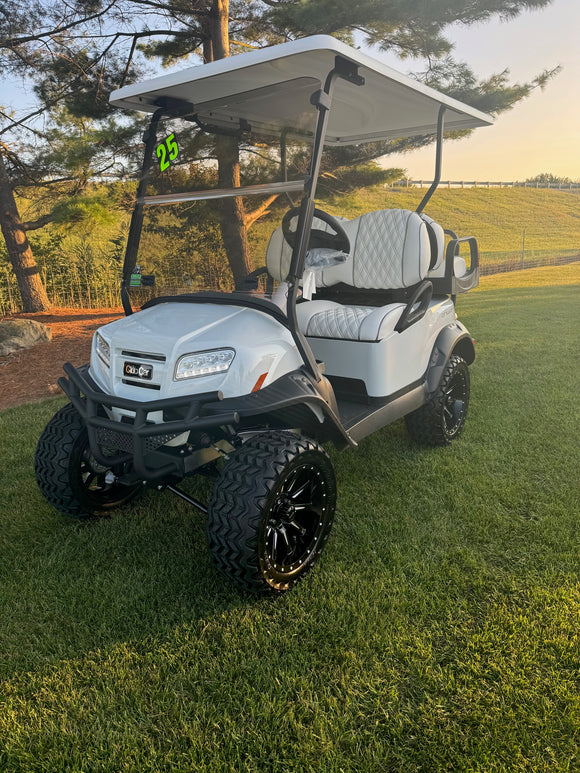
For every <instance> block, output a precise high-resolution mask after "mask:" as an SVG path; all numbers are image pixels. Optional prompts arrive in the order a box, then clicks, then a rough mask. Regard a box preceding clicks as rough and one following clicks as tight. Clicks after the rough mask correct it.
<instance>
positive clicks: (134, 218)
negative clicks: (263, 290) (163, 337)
mask: <svg viewBox="0 0 580 773" xmlns="http://www.w3.org/2000/svg"><path fill="white" fill-rule="evenodd" d="M165 112H166V109H165V108H164V107H160V108H158V109H157V110H156V111H155V112H154V113H153V117H152V118H151V122H150V124H149V126H148V127H147V128H146V129H145V131H144V132H143V142H144V143H145V154H144V156H143V165H142V167H141V176H140V178H139V185H138V186H137V195H136V202H135V207H134V209H133V213H132V215H131V224H130V226H129V236H128V237H127V247H126V249H125V260H124V261H123V278H122V279H121V302H122V304H123V311H124V312H125V316H127V317H128V316H129V315H130V314H132V313H133V308H132V306H131V300H130V298H129V286H130V283H131V273H132V271H133V269H134V268H135V263H136V262H137V251H138V249H139V241H140V240H141V230H142V228H143V197H144V196H145V191H146V189H147V178H148V177H149V171H150V170H151V165H152V164H153V149H154V147H155V143H156V142H157V127H158V125H159V121H160V119H161V116H162V115H163V114H164V113H165Z"/></svg>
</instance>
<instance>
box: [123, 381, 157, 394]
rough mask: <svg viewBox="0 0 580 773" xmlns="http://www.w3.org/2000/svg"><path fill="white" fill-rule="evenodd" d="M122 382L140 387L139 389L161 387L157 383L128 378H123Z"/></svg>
mask: <svg viewBox="0 0 580 773" xmlns="http://www.w3.org/2000/svg"><path fill="white" fill-rule="evenodd" d="M123 384H128V385H129V386H136V387H141V389H156V390H157V391H159V390H160V389H161V387H160V386H159V384H146V383H145V382H144V381H131V380H130V379H128V378H124V379H123Z"/></svg>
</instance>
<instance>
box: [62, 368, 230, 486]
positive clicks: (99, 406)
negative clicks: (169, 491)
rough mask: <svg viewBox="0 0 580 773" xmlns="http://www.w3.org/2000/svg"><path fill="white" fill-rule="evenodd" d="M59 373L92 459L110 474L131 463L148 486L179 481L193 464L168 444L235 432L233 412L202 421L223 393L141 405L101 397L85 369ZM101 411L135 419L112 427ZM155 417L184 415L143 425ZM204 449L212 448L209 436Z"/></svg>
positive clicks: (182, 453)
mask: <svg viewBox="0 0 580 773" xmlns="http://www.w3.org/2000/svg"><path fill="white" fill-rule="evenodd" d="M63 370H64V372H65V373H66V375H67V376H68V378H64V377H61V378H60V379H59V380H58V385H59V386H60V388H61V389H62V390H63V392H64V393H65V394H66V396H67V397H68V398H69V400H70V401H71V403H72V404H73V405H74V407H75V408H76V409H77V411H78V412H79V414H80V415H81V416H82V418H83V421H84V423H85V425H86V427H87V432H88V437H89V444H90V449H91V453H92V455H93V456H94V457H95V459H96V460H97V462H99V463H100V464H103V465H105V466H106V467H109V468H110V467H113V466H114V465H117V464H121V463H123V462H131V463H132V464H133V467H134V470H135V477H137V478H142V479H143V480H146V481H159V480H163V479H169V478H172V479H176V478H177V479H179V480H181V479H182V478H183V477H185V475H187V474H188V472H190V471H191V468H192V466H197V465H192V464H191V461H190V457H187V456H186V455H185V453H184V449H183V448H180V447H177V448H176V447H171V446H165V443H167V442H168V441H170V440H172V439H174V438H176V437H178V436H179V435H181V434H182V433H184V432H191V431H194V433H199V434H200V435H201V434H202V433H204V432H205V433H207V432H208V431H209V432H210V433H211V431H212V430H215V431H217V432H216V434H217V435H221V436H224V433H223V431H219V428H220V427H228V426H230V427H233V426H234V425H236V424H237V423H238V422H239V415H238V413H237V411H226V412H217V413H214V415H210V416H203V415H202V414H203V412H204V410H205V409H207V407H208V406H209V405H212V406H213V408H214V411H215V410H216V409H218V411H219V403H220V401H221V400H222V399H223V396H222V393H221V392H217V391H216V392H204V393H202V394H199V395H193V396H192V395H187V396H185V397H183V398H180V397H170V398H166V399H162V400H151V401H148V402H139V401H137V400H128V399H126V398H123V397H116V396H111V395H108V394H106V393H105V392H103V391H101V390H100V389H99V387H98V386H97V385H96V384H95V382H94V381H93V380H92V379H91V377H90V376H89V374H88V365H85V366H83V367H82V368H79V369H77V368H75V367H74V366H73V365H71V364H70V362H67V363H66V364H65V365H64V366H63ZM103 408H119V409H122V410H126V411H130V412H132V413H134V414H135V417H134V419H133V420H132V421H131V419H129V420H128V421H115V420H113V419H109V418H108V417H107V416H106V415H103V413H104V411H103ZM158 411H162V412H163V416H164V419H165V416H166V415H167V414H169V415H170V416H171V417H173V416H175V415H176V414H182V416H183V417H182V418H177V419H176V418H170V419H169V420H168V421H165V420H164V421H163V422H161V423H158V424H156V423H153V422H152V421H150V420H148V419H147V417H148V415H149V414H150V413H154V412H158ZM212 434H213V433H212ZM231 434H232V435H233V434H234V433H233V432H232V433H231ZM207 445H210V439H209V436H208V440H207ZM190 450H192V449H190ZM188 461H189V464H188Z"/></svg>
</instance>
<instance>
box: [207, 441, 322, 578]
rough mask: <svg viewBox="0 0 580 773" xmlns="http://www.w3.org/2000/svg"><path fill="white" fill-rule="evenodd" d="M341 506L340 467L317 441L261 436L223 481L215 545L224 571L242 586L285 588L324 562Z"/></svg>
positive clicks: (217, 497)
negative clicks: (338, 492) (338, 494)
mask: <svg viewBox="0 0 580 773" xmlns="http://www.w3.org/2000/svg"><path fill="white" fill-rule="evenodd" d="M335 507H336V480H335V477H334V470H333V468H332V464H331V462H330V459H329V458H328V456H327V454H326V452H325V451H324V449H322V448H321V447H320V446H319V445H318V443H315V442H314V441H312V440H309V439H308V438H305V437H302V436H298V435H293V434H292V433H289V432H269V433H264V434H260V435H257V436H255V437H253V438H251V439H250V440H248V441H247V442H246V443H244V445H243V446H242V447H241V448H240V449H239V450H238V451H237V452H236V453H235V454H234V455H233V456H232V457H231V458H230V460H229V461H228V462H227V463H226V464H225V466H224V468H223V470H222V474H221V476H220V478H219V479H218V480H217V482H216V485H215V488H214V491H213V494H212V497H211V500H210V504H209V509H208V520H207V536H208V544H209V549H210V551H211V553H212V556H213V559H214V561H215V563H216V565H217V567H218V569H219V570H220V571H221V572H223V573H224V574H225V575H226V576H227V577H228V578H230V579H231V580H233V581H234V582H236V583H237V584H239V585H241V586H242V587H244V588H246V589H248V590H252V591H259V592H267V591H271V592H272V591H273V592H281V591H286V590H289V589H290V588H292V587H294V585H296V583H297V582H298V581H299V580H301V579H302V577H304V575H305V574H306V573H307V572H308V571H310V569H312V567H313V565H314V564H315V562H316V560H317V559H318V557H319V555H320V553H321V552H322V549H323V548H324V545H325V544H326V541H327V539H328V536H329V534H330V529H331V527H332V521H333V518H334V510H335Z"/></svg>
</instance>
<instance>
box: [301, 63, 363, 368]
mask: <svg viewBox="0 0 580 773" xmlns="http://www.w3.org/2000/svg"><path fill="white" fill-rule="evenodd" d="M337 78H344V79H345V80H348V81H350V82H351V83H353V84H355V85H357V86H362V85H364V78H362V77H361V76H360V75H359V74H358V67H357V65H356V64H354V62H351V61H349V60H348V59H344V58H343V57H341V56H337V57H336V58H335V63H334V68H333V69H332V70H331V71H330V72H329V73H328V75H327V77H326V81H325V83H324V88H323V89H320V90H319V91H315V92H314V94H313V95H312V96H311V98H310V102H311V104H313V105H315V107H316V108H317V110H318V121H317V124H316V133H315V136H314V146H313V148H312V157H311V159H310V169H309V172H308V175H307V177H306V180H305V181H304V197H303V199H302V202H301V204H300V212H299V215H298V225H297V227H296V241H295V243H294V249H293V251H292V259H291V261H290V270H289V272H288V282H289V283H290V291H289V292H288V303H287V314H288V320H289V322H290V329H291V331H292V334H293V337H294V341H295V342H296V346H297V347H298V351H299V352H300V355H301V356H302V359H303V360H304V364H305V365H306V367H307V368H308V370H309V371H310V373H311V374H312V375H313V376H314V378H315V379H316V380H317V381H318V380H319V379H320V370H319V368H318V366H317V364H316V359H315V357H314V355H313V354H312V350H311V349H310V346H308V343H307V341H306V339H305V338H304V336H303V335H302V333H301V332H300V330H299V329H298V320H297V318H296V299H297V297H298V289H299V279H300V277H301V276H302V273H303V271H304V259H305V257H306V251H307V249H308V242H309V239H310V231H311V228H312V218H313V217H314V196H315V194H316V184H317V183H318V175H319V174H320V165H321V163H322V153H323V150H324V140H325V138H326V129H327V126H328V116H329V112H330V107H331V104H332V93H333V91H334V85H335V83H336V79H337Z"/></svg>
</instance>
